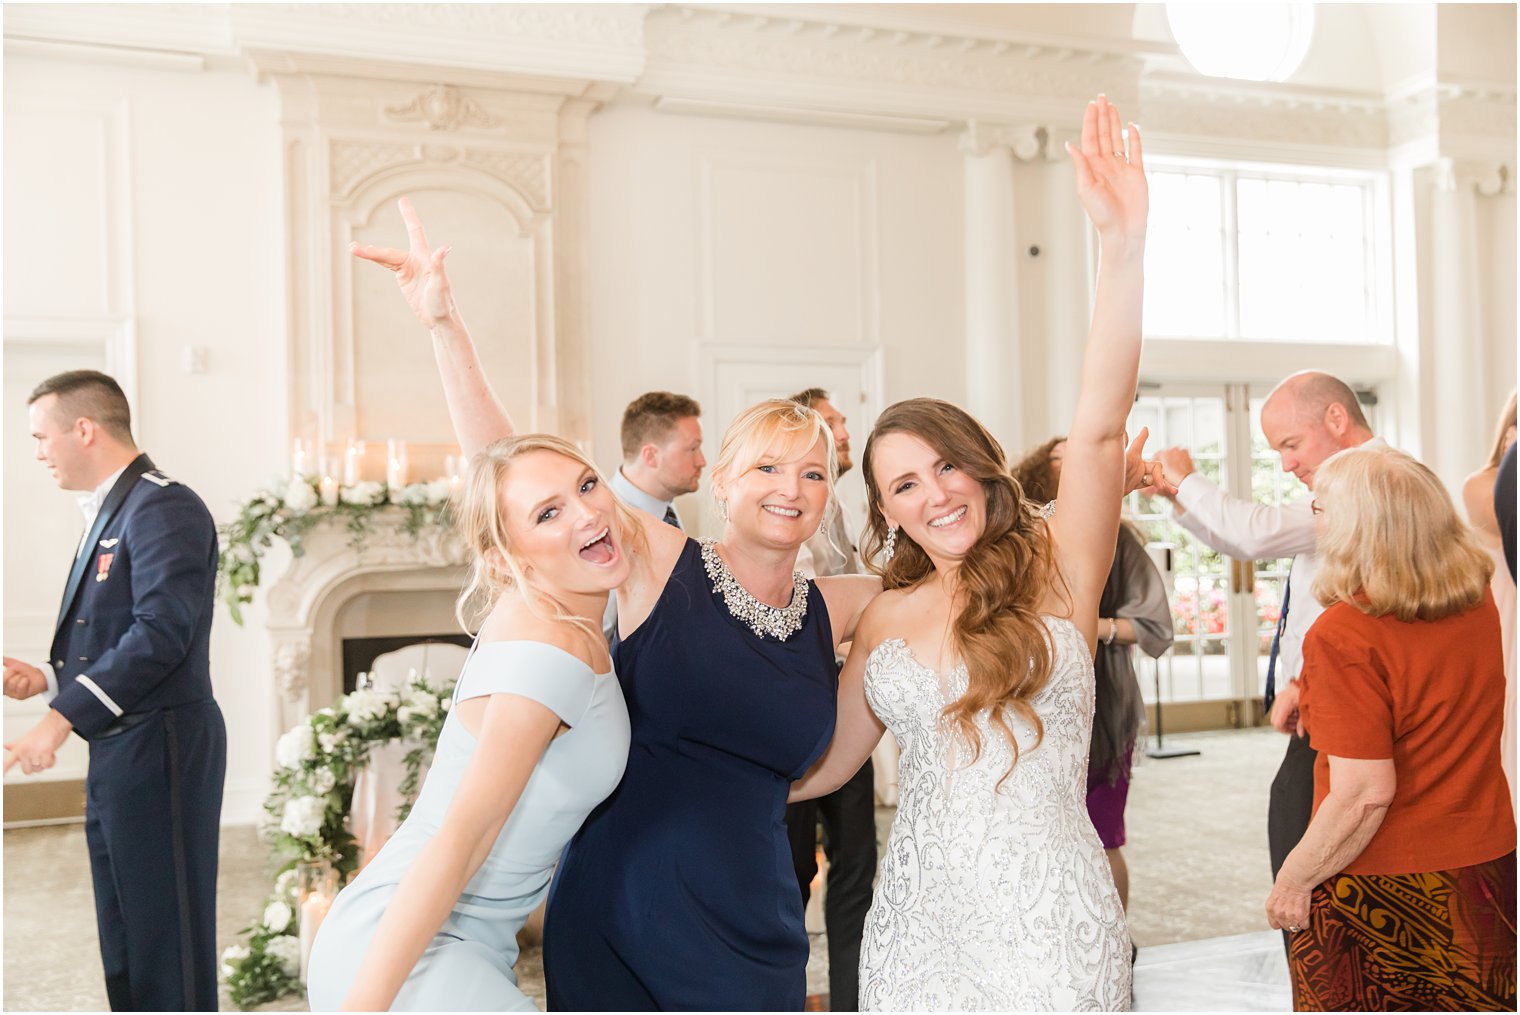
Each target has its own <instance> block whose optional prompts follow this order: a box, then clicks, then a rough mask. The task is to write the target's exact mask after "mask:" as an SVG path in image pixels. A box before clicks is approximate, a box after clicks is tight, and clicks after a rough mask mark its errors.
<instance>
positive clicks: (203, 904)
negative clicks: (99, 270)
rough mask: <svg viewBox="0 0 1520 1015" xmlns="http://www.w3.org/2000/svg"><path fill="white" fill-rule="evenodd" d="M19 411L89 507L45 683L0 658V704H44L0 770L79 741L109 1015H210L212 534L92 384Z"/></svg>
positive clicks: (37, 764)
mask: <svg viewBox="0 0 1520 1015" xmlns="http://www.w3.org/2000/svg"><path fill="white" fill-rule="evenodd" d="M28 406H29V409H28V413H29V416H30V420H31V429H32V436H33V437H34V438H35V439H36V441H37V452H36V457H37V458H38V460H40V461H42V462H44V463H46V464H47V466H48V467H49V468H50V469H51V470H52V472H53V476H54V478H55V479H56V480H57V482H58V485H59V486H60V487H62V488H63V489H65V490H78V491H83V492H85V493H87V494H88V495H87V496H82V497H80V506H81V507H82V508H83V509H84V513H85V534H84V539H83V541H82V542H81V543H80V546H79V549H78V551H77V552H76V554H75V559H74V562H73V567H72V570H71V571H70V573H69V580H68V585H67V586H66V587H65V588H64V593H63V604H62V607H61V608H60V610H59V612H58V627H57V630H56V632H55V633H54V636H53V648H52V655H51V658H50V660H49V661H50V662H51V664H52V667H51V668H52V673H51V674H48V673H45V672H44V671H43V670H41V669H38V668H37V667H35V666H32V665H29V664H27V663H24V662H20V661H18V660H14V659H11V658H8V657H7V658H6V659H5V671H4V677H3V681H4V690H5V693H6V694H7V695H9V696H10V697H12V698H29V697H31V696H33V695H36V694H43V695H48V696H49V702H50V705H51V708H50V709H49V710H48V712H47V714H46V715H45V716H44V717H43V719H42V720H41V721H40V722H38V723H37V725H36V726H34V727H33V728H32V729H31V730H29V731H28V732H27V733H26V734H25V735H24V736H22V737H21V738H20V739H18V740H17V741H15V742H14V743H11V744H6V745H5V749H6V758H5V768H6V769H7V770H9V769H10V768H11V767H12V766H13V765H17V764H19V765H20V766H21V768H22V771H24V772H27V773H36V772H40V771H42V770H44V769H46V768H49V767H50V766H52V764H53V763H54V752H55V751H56V750H57V749H58V747H59V746H60V745H61V744H62V743H63V742H64V740H65V739H67V737H68V735H69V732H70V731H73V732H75V733H78V734H79V735H80V736H81V737H83V738H84V739H85V740H87V741H89V744H90V768H89V774H88V776H87V777H86V780H85V839H86V841H87V843H88V844H89V850H90V868H91V872H92V874H93V878H94V882H95V915H96V921H97V924H98V926H99V929H100V955H101V960H102V962H103V964H104V966H105V976H106V993H107V996H108V997H109V999H110V1004H111V1008H112V1009H113V1010H115V1011H149V1010H168V1011H192V1010H193V1011H215V1010H216V1007H217V990H216V866H217V828H218V820H219V818H220V816H221V809H222V782H223V776H224V775H225V772H226V767H227V730H226V726H225V725H224V724H223V722H222V713H221V710H220V709H219V708H217V705H216V702H215V701H214V700H213V699H212V697H211V670H210V638H211V615H212V607H213V599H214V592H215V585H216V561H217V540H216V526H215V524H214V523H213V522H212V519H211V514H210V512H208V511H207V510H206V505H205V504H203V503H202V502H201V500H200V498H199V497H197V496H196V495H195V494H194V493H192V492H191V491H190V490H189V489H188V488H187V487H184V486H181V485H180V484H179V483H177V482H175V481H174V480H172V479H170V478H168V477H167V476H165V475H163V474H162V473H160V472H158V471H156V470H155V469H154V468H153V463H152V462H150V461H149V460H148V456H147V455H144V454H141V453H139V452H138V450H137V446H136V444H135V442H134V441H133V440H132V430H131V418H130V414H129V410H128V407H127V400H126V397H125V396H124V395H123V394H122V390H121V388H120V387H119V386H118V385H117V383H116V382H115V381H114V380H112V379H111V378H110V377H108V376H107V375H105V374H102V373H99V372H97V371H93V370H75V371H70V372H68V373H63V374H58V375H57V376H55V377H51V378H49V379H48V380H46V381H44V382H42V384H41V385H39V386H38V387H37V389H36V390H35V391H33V392H32V396H31V398H30V399H29V400H28Z"/></svg>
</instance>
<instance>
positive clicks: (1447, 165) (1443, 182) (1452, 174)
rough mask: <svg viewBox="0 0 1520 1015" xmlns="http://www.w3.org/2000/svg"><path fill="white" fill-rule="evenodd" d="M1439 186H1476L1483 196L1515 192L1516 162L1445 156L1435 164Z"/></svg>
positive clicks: (1448, 187)
mask: <svg viewBox="0 0 1520 1015" xmlns="http://www.w3.org/2000/svg"><path fill="white" fill-rule="evenodd" d="M1435 183H1436V186H1437V187H1438V188H1439V189H1441V190H1444V191H1447V192H1455V191H1458V190H1461V189H1464V188H1469V187H1470V188H1472V190H1473V191H1474V192H1476V193H1477V194H1478V196H1479V197H1499V196H1500V195H1511V194H1514V192H1515V167H1514V164H1513V162H1510V163H1504V162H1473V161H1463V160H1459V159H1451V158H1443V159H1441V160H1439V161H1438V162H1437V163H1436V165H1435Z"/></svg>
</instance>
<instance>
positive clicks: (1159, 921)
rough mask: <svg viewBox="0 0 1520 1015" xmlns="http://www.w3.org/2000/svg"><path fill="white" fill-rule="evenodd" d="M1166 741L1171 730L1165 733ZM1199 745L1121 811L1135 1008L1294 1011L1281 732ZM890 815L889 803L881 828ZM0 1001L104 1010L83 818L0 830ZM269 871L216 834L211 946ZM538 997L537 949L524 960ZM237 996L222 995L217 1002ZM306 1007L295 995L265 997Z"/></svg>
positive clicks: (249, 833)
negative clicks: (1277, 849)
mask: <svg viewBox="0 0 1520 1015" xmlns="http://www.w3.org/2000/svg"><path fill="white" fill-rule="evenodd" d="M1172 739H1173V738H1168V743H1169V744H1170V743H1171V742H1172ZM1175 739H1177V740H1178V741H1183V740H1187V741H1188V742H1190V743H1191V745H1192V746H1196V747H1199V748H1200V749H1201V750H1202V752H1203V753H1202V754H1201V755H1199V756H1197V757H1193V758H1177V759H1171V760H1166V761H1147V762H1144V763H1142V764H1141V765H1140V766H1139V767H1138V768H1137V770H1136V772H1135V778H1134V786H1133V789H1132V791H1131V797H1130V806H1129V811H1128V826H1129V845H1128V846H1126V847H1125V854H1126V856H1127V857H1128V860H1129V866H1130V877H1131V883H1132V886H1133V887H1132V893H1131V898H1130V928H1131V932H1132V934H1133V936H1134V938H1135V940H1136V942H1137V943H1138V944H1139V945H1140V957H1139V961H1138V962H1137V964H1136V968H1135V1003H1136V1007H1137V1009H1139V1010H1146V1011H1161V1010H1182V1011H1195V1010H1215V1009H1233V1010H1241V1011H1250V1010H1259V1011H1270V1010H1274V1009H1275V1010H1279V1011H1286V1010H1288V1009H1289V1008H1290V1007H1291V1004H1290V999H1289V995H1288V986H1287V970H1286V965H1285V963H1284V961H1283V955H1282V946H1281V943H1280V942H1281V939H1280V937H1279V936H1278V935H1277V934H1276V933H1275V932H1272V931H1266V930H1265V927H1266V923H1265V917H1264V916H1263V913H1262V903H1263V902H1264V900H1265V898H1266V894H1267V891H1268V889H1269V888H1270V887H1271V886H1270V884H1269V881H1268V877H1267V857H1266V791H1267V786H1268V785H1269V784H1270V782H1271V779H1272V775H1273V773H1274V772H1275V771H1276V768H1277V762H1278V760H1279V759H1280V758H1281V756H1282V750H1283V740H1282V739H1281V737H1279V736H1278V735H1277V734H1275V733H1272V732H1270V731H1260V730H1250V731H1242V732H1230V733H1213V734H1199V735H1196V736H1194V737H1189V738H1183V737H1178V738H1175ZM891 814H892V812H891V811H890V810H888V809H883V810H882V812H881V819H882V837H883V839H884V838H885V835H886V828H887V826H888V824H890V821H891ZM4 860H5V866H4V871H5V883H4V918H5V919H4V1008H5V1010H7V1011H39V1010H42V1011H45V1010H61V1011H91V1010H99V1009H102V1008H104V1006H105V990H104V987H103V985H102V983H101V980H100V961H99V958H98V956H97V953H96V947H97V946H96V940H95V921H94V909H93V906H92V903H91V896H90V879H89V865H88V862H87V860H86V858H85V848H84V831H83V827H82V826H80V825H65V826H55V827H50V828H32V829H18V830H11V831H7V832H5V834H4ZM268 886H269V880H268V870H267V854H266V852H265V849H264V847H263V846H262V845H261V844H260V843H259V842H258V839H257V837H256V836H255V835H254V833H253V830H252V829H250V828H228V829H224V830H223V846H222V867H221V877H220V880H219V888H218V891H219V898H218V910H219V912H218V920H217V939H218V945H219V947H226V946H227V945H229V944H232V943H233V942H234V941H236V940H238V938H239V935H238V931H239V929H240V928H242V927H245V926H247V924H248V923H249V921H250V920H251V919H254V918H255V917H256V915H257V911H258V907H259V906H260V905H262V902H263V898H264V895H265V893H266V892H267V891H268ZM823 944H824V940H823V938H822V936H821V935H820V936H818V937H815V938H814V939H813V957H812V961H811V962H810V963H809V966H808V989H809V992H810V993H812V994H822V993H823V992H825V991H826V990H827V989H828V987H827V984H828V970H827V962H826V959H825V955H826V950H825V948H824V947H823ZM518 973H519V978H520V979H521V981H522V986H523V988H524V990H525V991H527V992H528V993H530V994H533V995H535V996H537V997H538V998H539V1000H540V1001H542V984H543V973H542V967H541V964H540V962H539V956H538V953H537V951H536V950H534V951H529V952H526V953H525V954H524V955H523V958H522V961H521V962H520V963H519V968H518ZM230 1007H231V1005H230V1004H229V1003H228V1002H227V1001H226V998H225V996H224V998H223V1008H230ZM271 1007H272V1008H276V1009H279V1010H301V1009H302V1008H303V1007H304V1005H303V999H301V998H299V997H292V998H288V999H286V1000H285V1001H283V1002H281V1003H277V1004H276V1005H272V1006H271Z"/></svg>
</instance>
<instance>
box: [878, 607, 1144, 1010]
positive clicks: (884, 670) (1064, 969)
mask: <svg viewBox="0 0 1520 1015" xmlns="http://www.w3.org/2000/svg"><path fill="white" fill-rule="evenodd" d="M1045 621H1046V627H1047V628H1048V629H1049V631H1050V634H1051V637H1052V642H1053V645H1054V649H1055V656H1054V665H1053V668H1052V673H1051V679H1050V682H1049V683H1048V684H1047V685H1046V687H1045V689H1044V690H1043V691H1042V692H1041V693H1040V694H1039V695H1038V696H1037V697H1036V698H1035V699H1034V700H1033V705H1034V708H1035V711H1036V712H1037V713H1038V714H1039V716H1040V718H1041V721H1042V722H1043V723H1044V726H1045V736H1044V740H1043V742H1042V743H1041V744H1040V745H1039V747H1038V748H1037V749H1031V745H1033V743H1034V730H1033V728H1032V727H1030V726H1029V725H1028V724H1027V723H1024V722H1022V721H1018V720H1014V719H1013V718H1012V717H1011V716H1010V726H1011V727H1012V728H1013V730H1014V734H1015V736H1016V737H1017V739H1018V742H1019V750H1020V754H1019V763H1018V765H1017V766H1016V767H1015V768H1014V770H1013V774H1012V775H1010V776H1009V777H1008V778H1007V779H1006V780H1005V781H1004V782H1003V785H1002V788H1001V789H999V790H997V791H996V792H995V791H994V787H995V786H996V785H997V782H998V780H999V779H1000V778H1002V776H1003V773H1004V772H1006V771H1007V769H1008V764H1009V762H1010V761H1011V760H1012V756H1013V752H1012V749H1011V748H1010V747H1009V745H1008V743H1007V741H1006V739H1005V738H1004V737H1003V735H1002V734H1001V733H1000V732H999V731H998V730H997V728H996V727H994V726H992V725H991V724H990V723H989V722H988V721H987V716H986V715H985V714H983V715H981V716H979V717H978V719H977V722H978V727H979V729H980V731H981V736H982V751H981V756H980V757H979V758H977V759H976V760H975V761H974V762H973V761H972V760H971V758H972V750H971V746H970V745H969V744H968V743H967V742H966V741H965V740H964V738H963V737H962V736H961V735H960V734H958V733H952V732H951V730H950V728H949V727H948V725H947V724H946V723H945V721H944V720H942V718H941V715H940V713H941V711H942V710H943V709H944V707H945V705H946V704H948V703H949V702H951V701H954V700H956V699H957V698H959V697H960V695H961V694H963V693H964V692H965V689H966V679H967V678H966V670H965V667H964V666H958V667H956V669H955V670H954V671H953V672H951V673H949V674H939V673H936V672H934V671H933V670H930V669H928V668H926V667H925V666H923V665H921V664H920V663H919V662H918V660H916V659H915V658H914V657H913V655H912V653H911V652H910V651H909V650H908V646H907V645H906V643H904V642H903V641H902V640H901V639H888V640H887V641H885V642H882V643H881V644H880V645H878V646H877V647H876V649H875V650H874V651H873V652H872V653H871V656H870V658H869V660H868V661H867V663H866V674H865V690H866V698H867V700H868V701H869V702H870V704H871V707H872V708H873V709H874V710H875V711H876V714H877V716H879V717H880V718H881V721H882V722H883V723H885V724H886V726H887V728H888V729H889V730H891V731H892V735H893V736H895V737H896V738H897V743H898V747H899V749H900V750H901V759H900V761H899V772H898V791H899V794H900V796H899V800H898V807H897V819H896V820H895V821H894V822H893V823H892V834H891V839H890V841H889V842H888V844H887V853H886V856H885V858H884V859H883V860H882V864H881V871H880V874H879V876H878V879H877V882H876V891H875V895H874V897H873V899H872V901H871V911H870V915H869V916H868V917H867V918H866V927H865V937H864V941H863V942H862V945H861V949H860V1010H861V1011H965V1010H994V1011H1021V1010H1022V1011H1052V1010H1094V1009H1097V1010H1107V1011H1122V1010H1128V1008H1129V1007H1130V972H1131V970H1130V941H1129V931H1128V928H1127V927H1126V925H1125V922H1124V911H1123V909H1122V907H1121V906H1120V905H1119V895H1118V892H1117V891H1116V890H1115V888H1114V881H1113V874H1112V873H1111V872H1110V870H1109V866H1108V861H1107V858H1106V857H1105V856H1104V854H1103V846H1102V844H1101V843H1100V842H1099V841H1098V835H1097V832H1096V831H1094V830H1093V825H1092V821H1091V820H1090V819H1089V818H1088V816H1087V806H1086V794H1087V750H1088V740H1089V737H1090V735H1091V731H1092V718H1093V665H1092V657H1091V656H1090V655H1089V653H1088V651H1087V646H1086V645H1085V644H1084V642H1083V640H1082V636H1081V634H1080V633H1079V632H1078V630H1077V628H1076V626H1075V625H1073V624H1072V623H1070V622H1069V621H1066V620H1060V619H1057V618H1053V617H1046V618H1045Z"/></svg>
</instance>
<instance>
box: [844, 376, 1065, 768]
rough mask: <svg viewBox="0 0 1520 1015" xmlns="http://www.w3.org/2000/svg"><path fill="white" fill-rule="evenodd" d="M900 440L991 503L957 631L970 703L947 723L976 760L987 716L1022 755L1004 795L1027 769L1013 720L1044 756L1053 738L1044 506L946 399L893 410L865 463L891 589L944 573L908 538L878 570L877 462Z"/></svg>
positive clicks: (964, 576)
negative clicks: (1048, 717)
mask: <svg viewBox="0 0 1520 1015" xmlns="http://www.w3.org/2000/svg"><path fill="white" fill-rule="evenodd" d="M890 433H905V434H910V435H912V436H914V437H917V438H918V439H919V440H921V441H923V442H924V443H925V444H928V445H929V446H930V447H931V448H933V449H934V450H935V452H936V453H937V454H939V456H940V457H941V458H943V459H944V460H945V461H946V462H949V463H950V464H951V465H953V466H955V467H956V468H957V469H959V470H960V471H961V472H964V473H966V474H967V475H969V476H971V477H972V478H973V479H975V480H977V481H978V482H980V483H981V484H982V490H983V491H985V493H986V495H987V524H986V528H985V529H984V530H983V532H982V535H981V538H980V539H978V540H977V541H976V543H975V544H974V545H973V546H972V547H971V549H970V550H969V551H968V552H967V554H966V556H965V558H964V559H963V560H962V561H961V565H960V573H959V579H958V583H957V589H956V594H955V607H956V610H955V618H954V621H953V623H952V625H951V639H952V644H953V646H954V648H955V652H956V654H957V655H958V656H959V657H960V660H961V662H963V663H965V666H966V674H967V677H968V680H967V686H966V693H965V694H963V695H961V696H960V698H958V699H957V700H955V701H953V702H951V703H950V704H949V705H946V706H945V708H944V711H943V712H942V713H941V714H942V716H943V717H944V718H945V719H946V720H948V721H949V722H950V723H952V724H953V726H954V727H955V728H957V729H958V730H959V731H960V732H961V733H962V735H964V736H965V738H966V739H967V740H968V741H969V742H970V743H971V745H972V748H973V751H974V752H975V753H974V755H973V757H979V756H980V755H981V752H982V746H983V745H982V738H981V733H980V732H979V731H978V730H977V726H976V717H977V715H978V713H980V712H982V711H983V710H985V711H986V712H987V714H988V716H989V718H990V720H991V722H992V724H993V726H995V727H996V728H997V729H998V731H999V732H1001V733H1002V735H1003V736H1004V737H1005V738H1006V739H1007V741H1008V744H1009V746H1010V747H1012V749H1013V763H1012V764H1010V765H1009V766H1008V771H1007V772H1004V773H1003V777H1002V779H999V780H998V785H999V786H1001V785H1002V784H1003V780H1005V779H1007V778H1008V776H1009V775H1011V774H1012V772H1013V766H1014V765H1017V764H1018V762H1019V745H1018V741H1017V740H1016V739H1015V738H1014V735H1013V730H1012V728H1011V727H1010V726H1009V724H1008V713H1010V712H1011V713H1013V714H1014V715H1015V716H1017V717H1019V718H1021V719H1023V720H1024V721H1025V722H1027V723H1028V724H1029V725H1030V726H1032V727H1033V728H1034V731H1035V746H1036V747H1038V746H1039V744H1040V742H1041V741H1042V740H1043V739H1044V737H1045V726H1044V723H1042V722H1041V721H1040V717H1039V715H1038V714H1037V713H1036V712H1035V710H1034V707H1033V706H1032V705H1031V704H1030V701H1031V700H1032V699H1033V698H1034V697H1035V696H1036V695H1038V694H1039V693H1040V692H1041V691H1042V690H1044V688H1045V685H1046V684H1048V683H1049V682H1050V674H1051V667H1052V662H1053V659H1052V655H1053V648H1052V645H1051V641H1050V632H1049V631H1048V630H1047V629H1046V627H1045V624H1044V622H1043V621H1042V620H1041V619H1040V611H1039V606H1040V602H1041V600H1042V599H1043V597H1044V595H1045V592H1046V590H1047V589H1048V588H1049V587H1050V584H1051V582H1052V581H1053V580H1057V579H1058V578H1059V576H1058V574H1057V573H1056V567H1055V565H1054V561H1053V557H1052V554H1051V548H1050V538H1049V534H1048V531H1047V529H1046V526H1045V522H1044V521H1043V520H1042V519H1041V518H1040V513H1039V512H1040V507H1041V505H1039V504H1035V503H1034V502H1032V501H1031V500H1029V499H1028V498H1027V497H1025V495H1024V491H1023V489H1022V488H1021V487H1020V486H1019V483H1018V480H1016V479H1015V478H1014V477H1013V474H1012V473H1011V472H1010V471H1009V469H1008V459H1007V457H1006V456H1005V455H1004V454H1003V448H1002V445H1000V444H999V443H998V442H997V439H996V438H994V437H993V436H992V434H990V433H988V432H987V428H986V427H984V426H982V424H980V423H978V422H977V421H976V419H975V418H973V417H972V416H971V414H970V413H968V412H966V411H965V410H964V409H961V408H959V407H958V406H954V405H951V404H950V403H949V402H944V401H940V400H939V399H937V398H910V399H908V400H907V401H904V402H898V403H897V404H895V405H892V406H889V407H888V408H887V410H886V411H885V412H883V413H882V414H881V416H880V417H879V418H878V419H877V420H876V426H875V427H874V428H873V429H872V430H871V436H870V437H869V438H868V439H867V440H866V450H865V455H864V456H863V457H864V459H865V461H864V467H863V471H864V477H865V486H866V497H867V502H868V504H869V511H868V513H869V516H870V521H869V522H868V524H867V526H866V532H865V539H864V546H863V549H864V551H865V557H866V559H867V560H870V561H873V563H872V564H871V569H872V570H873V571H875V572H876V573H878V574H880V575H881V577H882V584H883V585H884V586H885V587H886V588H889V589H902V588H912V587H913V586H916V585H919V584H921V583H922V582H924V581H925V580H926V579H927V578H929V576H930V575H932V574H933V573H934V563H933V561H931V560H930V559H929V555H928V554H926V553H925V552H924V551H923V548H922V547H920V546H919V545H918V544H917V543H915V542H914V541H913V540H912V538H911V537H909V536H908V534H907V533H906V532H904V531H903V530H901V529H899V530H898V532H897V540H896V545H895V552H894V553H893V555H892V559H891V560H889V561H887V562H886V563H885V564H884V565H878V564H876V563H874V561H875V560H876V558H877V555H878V554H879V553H880V551H881V549H882V547H884V546H885V545H886V539H887V523H886V520H885V519H884V518H883V517H882V513H881V489H880V486H879V484H878V483H877V480H876V475H875V472H874V464H875V458H874V455H873V453H872V452H873V450H874V448H875V445H876V442H877V441H878V440H879V439H880V438H882V437H884V436H886V435H887V434H890ZM1024 660H1028V665H1027V666H1025V665H1023V662H1024Z"/></svg>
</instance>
